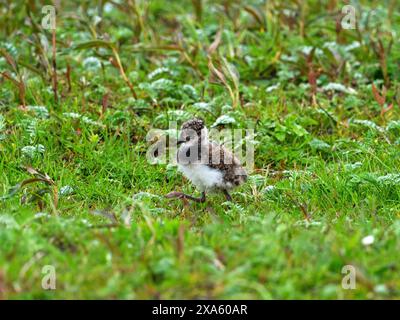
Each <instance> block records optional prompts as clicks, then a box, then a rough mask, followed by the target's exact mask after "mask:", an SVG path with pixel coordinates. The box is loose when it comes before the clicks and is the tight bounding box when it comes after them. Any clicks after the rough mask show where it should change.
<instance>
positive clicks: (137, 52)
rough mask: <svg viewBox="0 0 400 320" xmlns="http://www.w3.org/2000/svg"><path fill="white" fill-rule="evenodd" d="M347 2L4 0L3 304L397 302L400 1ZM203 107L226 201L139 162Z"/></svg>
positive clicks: (0, 39)
mask: <svg viewBox="0 0 400 320" xmlns="http://www.w3.org/2000/svg"><path fill="white" fill-rule="evenodd" d="M350 2H351V3H350V4H351V5H353V6H354V8H355V13H356V25H355V28H354V29H343V28H342V25H341V21H342V19H343V18H344V14H342V7H343V6H344V5H346V4H349V3H347V2H346V3H345V2H342V1H336V0H324V1H317V0H310V1H303V0H298V1H274V0H271V1H265V2H264V1H259V0H252V1H238V0H224V1H222V0H221V1H207V0H192V1H188V0H181V1H177V0H168V1H162V0H152V1H144V0H143V1H140V0H136V1H135V0H131V1H118V0H113V1H58V3H59V4H58V6H57V10H56V13H57V14H56V29H55V30H54V31H53V30H51V29H48V28H46V25H43V24H42V22H43V21H42V20H43V18H44V17H45V16H46V14H47V13H48V12H47V11H46V12H44V13H42V8H43V6H44V5H46V4H47V3H45V1H34V0H32V1H0V30H1V31H0V299H39V298H43V299H53V298H58V299H60V298H61V299H63V298H66V299H73V298H78V299H85V298H101V299H117V298H118V299H157V298H163V299H170V298H174V299H177V298H180V299H182V298H183V299H188V298H196V299H204V298H207V299H216V298H218V299H293V298H295V299H299V298H303V299H310V298H317V299H382V298H391V299H395V298H400V278H399V274H400V263H399V261H400V259H399V258H400V254H399V252H400V220H399V216H400V171H399V157H400V120H399V115H400V77H399V74H400V73H399V67H400V43H399V41H398V37H399V34H400V3H399V2H398V1H396V0H392V1H390V0H387V1H377V0H376V1H350ZM195 116H198V117H202V118H203V119H205V121H206V123H207V125H208V126H210V127H211V126H213V127H214V128H219V129H223V128H231V129H247V128H253V129H254V132H255V137H254V139H251V140H249V141H246V142H247V143H251V144H253V145H254V147H255V153H254V170H253V172H251V173H250V176H249V180H248V182H247V183H246V184H245V185H243V186H241V187H240V188H239V189H237V190H235V191H234V192H233V193H232V196H233V198H234V202H233V203H228V202H225V200H224V196H223V195H222V194H221V195H220V194H216V195H211V196H210V197H208V201H207V202H206V203H204V204H203V203H201V204H198V203H185V202H182V201H179V200H171V199H166V198H165V197H164V195H165V194H167V193H169V192H171V191H173V190H179V191H184V192H186V193H190V194H198V191H196V190H195V188H194V187H193V186H192V185H191V184H190V183H189V182H188V181H187V180H185V179H184V178H183V177H182V175H181V174H179V173H178V172H177V169H176V167H175V166H173V165H171V164H163V163H159V164H152V163H149V162H148V160H147V157H146V153H147V151H148V148H149V145H150V142H149V141H146V135H147V134H148V132H149V131H150V130H152V129H154V128H158V129H168V127H169V123H170V121H176V122H177V123H178V124H181V123H182V122H183V121H185V120H188V119H190V118H193V117H195ZM166 132H167V134H171V135H172V134H173V133H172V132H170V131H168V130H167V131H166ZM47 265H50V266H53V267H54V270H55V272H56V289H55V290H44V289H43V288H42V280H43V277H44V275H45V274H44V273H43V267H44V266H47ZM346 265H351V266H353V267H354V269H355V270H356V288H355V289H353V290H345V289H344V288H343V287H342V280H343V277H344V276H345V274H343V273H342V269H343V267H344V266H346Z"/></svg>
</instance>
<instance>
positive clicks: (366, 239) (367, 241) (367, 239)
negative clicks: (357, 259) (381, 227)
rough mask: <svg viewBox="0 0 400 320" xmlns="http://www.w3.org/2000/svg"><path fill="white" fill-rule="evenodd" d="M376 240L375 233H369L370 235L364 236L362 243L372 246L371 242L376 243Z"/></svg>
mask: <svg viewBox="0 0 400 320" xmlns="http://www.w3.org/2000/svg"><path fill="white" fill-rule="evenodd" d="M374 240H375V238H374V236H373V235H369V236H366V237H364V238H362V240H361V243H362V244H363V245H364V246H370V245H371V244H373V243H374Z"/></svg>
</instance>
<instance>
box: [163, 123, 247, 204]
mask: <svg viewBox="0 0 400 320" xmlns="http://www.w3.org/2000/svg"><path fill="white" fill-rule="evenodd" d="M179 142H180V143H181V144H182V145H181V146H180V148H179V149H178V152H177V161H178V168H179V170H180V171H181V172H182V173H183V174H184V175H185V176H186V177H187V178H188V179H189V180H190V181H191V182H192V183H193V184H195V185H196V187H197V188H199V189H200V190H201V191H202V192H203V194H202V195H203V196H202V198H194V197H192V196H189V195H185V194H183V193H179V192H178V193H177V192H172V193H170V194H168V195H167V197H170V198H172V197H178V198H187V199H191V200H195V201H199V202H203V201H205V192H206V191H207V192H210V191H222V192H223V193H224V194H225V196H226V198H227V200H231V196H230V195H229V192H228V191H229V190H231V189H233V188H234V187H236V186H239V185H240V184H242V183H243V182H245V181H246V179H247V174H246V171H245V169H244V168H243V167H242V166H241V164H240V161H239V159H238V158H237V157H235V156H234V155H233V154H232V153H231V152H230V151H229V150H227V149H226V148H225V147H223V146H221V145H219V144H217V143H215V142H213V141H209V140H208V131H207V128H206V127H205V125H204V121H203V120H201V119H192V120H189V121H187V122H185V123H184V124H183V125H182V130H181V134H180V138H179Z"/></svg>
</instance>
